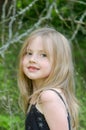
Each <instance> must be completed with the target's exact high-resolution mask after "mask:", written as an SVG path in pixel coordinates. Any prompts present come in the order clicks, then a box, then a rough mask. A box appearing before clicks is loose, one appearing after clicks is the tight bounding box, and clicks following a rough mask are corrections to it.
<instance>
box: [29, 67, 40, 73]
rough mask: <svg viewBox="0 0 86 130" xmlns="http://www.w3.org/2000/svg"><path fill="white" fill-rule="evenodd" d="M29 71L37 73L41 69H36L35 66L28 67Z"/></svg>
mask: <svg viewBox="0 0 86 130" xmlns="http://www.w3.org/2000/svg"><path fill="white" fill-rule="evenodd" d="M28 69H29V71H31V72H33V71H36V70H39V68H37V67H34V66H30V67H28Z"/></svg>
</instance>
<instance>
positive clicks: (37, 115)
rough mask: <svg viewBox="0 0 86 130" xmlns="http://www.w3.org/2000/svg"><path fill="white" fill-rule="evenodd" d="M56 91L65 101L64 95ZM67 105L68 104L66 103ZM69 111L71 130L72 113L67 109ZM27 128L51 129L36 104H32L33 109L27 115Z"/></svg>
mask: <svg viewBox="0 0 86 130" xmlns="http://www.w3.org/2000/svg"><path fill="white" fill-rule="evenodd" d="M53 91H55V90H53ZM55 92H56V93H57V94H58V96H59V97H60V98H61V100H62V101H63V102H64V100H63V98H62V96H61V95H60V94H59V93H58V92H57V91H55ZM64 104H65V102H64ZM65 106H66V104H65ZM66 109H67V107H66ZM67 113H68V116H67V120H68V126H69V130H71V125H70V115H69V112H68V110H67ZM25 130H50V128H49V126H48V124H47V122H46V119H45V117H44V115H43V114H42V113H41V112H40V111H39V110H38V109H37V108H36V106H35V105H32V106H31V109H30V111H29V113H28V114H27V116H26V120H25Z"/></svg>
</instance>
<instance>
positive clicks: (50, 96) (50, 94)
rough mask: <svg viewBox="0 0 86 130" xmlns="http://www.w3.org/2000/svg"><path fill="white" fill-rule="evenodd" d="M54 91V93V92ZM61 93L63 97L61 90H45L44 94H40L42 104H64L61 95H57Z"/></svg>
mask: <svg viewBox="0 0 86 130" xmlns="http://www.w3.org/2000/svg"><path fill="white" fill-rule="evenodd" d="M53 90H54V91H53ZM57 93H59V94H60V95H61V91H59V90H55V89H48V90H44V91H43V92H41V94H40V100H41V102H42V103H45V102H46V103H47V102H50V103H52V102H56V103H59V102H62V101H61V99H60V97H59V95H58V94H57Z"/></svg>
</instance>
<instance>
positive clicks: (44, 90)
mask: <svg viewBox="0 0 86 130" xmlns="http://www.w3.org/2000/svg"><path fill="white" fill-rule="evenodd" d="M18 86H19V89H20V94H21V99H22V105H23V108H24V111H25V113H26V120H25V130H76V129H77V116H78V105H77V100H76V98H75V95H74V75H73V63H72V56H71V49H70V45H69V43H68V41H67V39H66V38H65V37H64V36H63V35H62V34H61V33H59V32H57V31H56V30H54V29H52V28H41V29H38V30H36V31H34V32H32V33H31V35H30V36H29V37H28V38H27V40H26V41H25V43H24V44H23V47H22V49H21V52H20V62H19V73H18Z"/></svg>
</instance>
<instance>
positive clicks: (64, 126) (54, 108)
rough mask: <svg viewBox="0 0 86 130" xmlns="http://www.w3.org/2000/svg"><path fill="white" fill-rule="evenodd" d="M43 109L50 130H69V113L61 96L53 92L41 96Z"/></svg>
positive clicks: (44, 92) (43, 93)
mask: <svg viewBox="0 0 86 130" xmlns="http://www.w3.org/2000/svg"><path fill="white" fill-rule="evenodd" d="M40 99H41V102H42V104H41V108H42V112H43V114H44V116H45V119H46V121H47V123H48V126H49V128H50V130H68V121H67V112H66V108H65V105H64V103H63V102H62V101H61V99H60V98H59V96H58V95H57V94H56V93H55V92H53V91H51V90H47V91H43V92H42V94H41V97H40Z"/></svg>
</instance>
